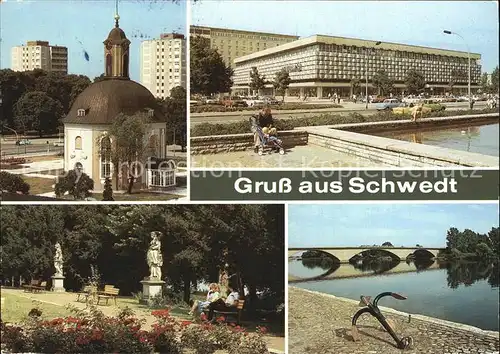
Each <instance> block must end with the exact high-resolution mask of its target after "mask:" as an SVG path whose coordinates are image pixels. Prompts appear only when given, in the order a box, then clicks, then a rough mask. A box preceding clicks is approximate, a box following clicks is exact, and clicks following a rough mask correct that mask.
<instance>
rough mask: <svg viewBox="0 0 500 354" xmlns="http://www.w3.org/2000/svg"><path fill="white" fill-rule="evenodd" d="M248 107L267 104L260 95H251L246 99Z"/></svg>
mask: <svg viewBox="0 0 500 354" xmlns="http://www.w3.org/2000/svg"><path fill="white" fill-rule="evenodd" d="M244 101H245V103H246V104H247V106H248V107H253V106H258V105H263V104H265V101H264V100H263V99H262V98H259V97H250V98H248V99H246V100H244Z"/></svg>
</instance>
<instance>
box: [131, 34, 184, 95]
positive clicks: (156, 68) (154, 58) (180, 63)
mask: <svg viewBox="0 0 500 354" xmlns="http://www.w3.org/2000/svg"><path fill="white" fill-rule="evenodd" d="M140 66H141V73H140V74H141V76H140V80H141V84H142V85H144V86H145V87H146V88H147V89H148V90H149V91H151V93H152V94H153V95H154V96H155V97H159V98H165V97H168V96H170V90H171V89H173V88H174V87H176V86H182V87H184V88H186V39H185V38H184V35H182V34H177V33H170V34H162V35H161V36H160V39H152V40H147V41H144V42H142V43H141V64H140Z"/></svg>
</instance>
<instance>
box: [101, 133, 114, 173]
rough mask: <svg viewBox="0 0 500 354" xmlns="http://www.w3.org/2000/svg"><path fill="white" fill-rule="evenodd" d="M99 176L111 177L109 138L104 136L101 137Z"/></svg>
mask: <svg viewBox="0 0 500 354" xmlns="http://www.w3.org/2000/svg"><path fill="white" fill-rule="evenodd" d="M100 156H101V168H100V170H101V178H102V179H104V178H106V177H111V139H109V137H108V136H105V137H104V138H102V139H101V151H100Z"/></svg>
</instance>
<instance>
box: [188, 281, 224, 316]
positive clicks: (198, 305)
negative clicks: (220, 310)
mask: <svg viewBox="0 0 500 354" xmlns="http://www.w3.org/2000/svg"><path fill="white" fill-rule="evenodd" d="M219 292H220V290H219V284H216V283H211V284H210V285H209V286H208V293H207V299H206V301H198V300H195V301H193V304H192V306H191V311H189V314H190V315H199V314H201V313H202V312H203V310H204V309H206V308H207V307H208V305H210V303H212V302H213V301H217V300H218V299H219V298H220V294H219Z"/></svg>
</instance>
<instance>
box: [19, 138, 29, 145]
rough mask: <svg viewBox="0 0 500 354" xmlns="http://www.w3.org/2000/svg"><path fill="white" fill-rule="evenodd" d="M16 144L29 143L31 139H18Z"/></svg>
mask: <svg viewBox="0 0 500 354" xmlns="http://www.w3.org/2000/svg"><path fill="white" fill-rule="evenodd" d="M16 145H31V141H30V140H29V139H19V140H17V141H16Z"/></svg>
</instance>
